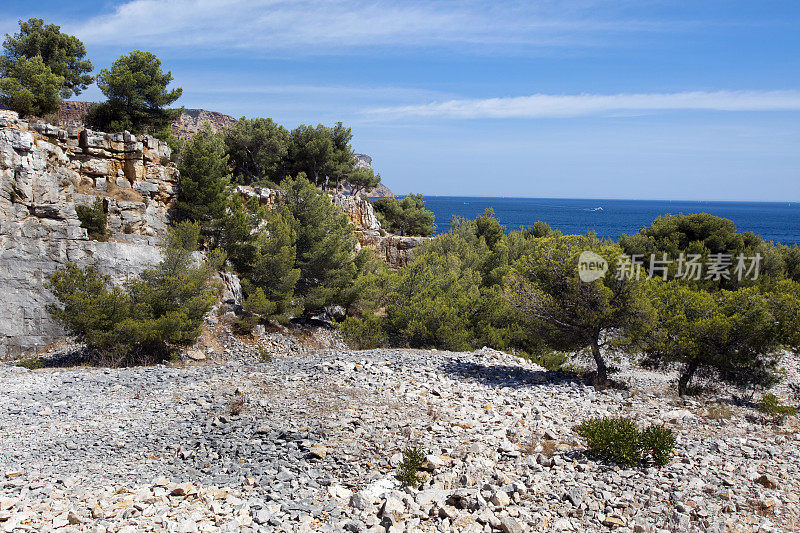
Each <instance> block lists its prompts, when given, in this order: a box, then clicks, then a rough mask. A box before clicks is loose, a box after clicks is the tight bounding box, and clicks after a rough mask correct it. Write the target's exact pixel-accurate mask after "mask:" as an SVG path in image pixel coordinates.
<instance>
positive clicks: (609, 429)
mask: <svg viewBox="0 0 800 533" xmlns="http://www.w3.org/2000/svg"><path fill="white" fill-rule="evenodd" d="M575 431H576V432H577V433H578V435H580V436H581V437H583V439H584V440H586V443H587V446H588V448H589V453H590V454H591V455H594V456H596V457H599V458H601V459H604V460H607V461H614V462H616V463H619V464H622V465H627V466H636V465H638V464H643V463H645V462H647V461H648V460H649V461H652V462H653V463H654V464H656V465H657V466H664V465H666V464H667V463H669V459H670V457H671V456H672V450H673V448H674V447H675V435H674V434H673V433H672V430H670V429H668V428H666V427H664V426H663V425H652V426H650V427H648V428H646V429H645V430H643V431H639V429H638V428H637V427H636V422H634V421H633V420H632V419H630V418H623V417H620V418H608V417H606V418H591V419H588V420H584V421H583V422H582V423H581V424H580V425H578V426H576V427H575Z"/></svg>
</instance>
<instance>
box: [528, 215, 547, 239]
mask: <svg viewBox="0 0 800 533" xmlns="http://www.w3.org/2000/svg"><path fill="white" fill-rule="evenodd" d="M530 232H531V234H532V235H533V236H534V237H536V238H537V239H538V238H540V237H547V236H548V235H550V234H551V233H552V232H553V229H552V228H551V227H550V225H549V224H548V223H547V222H544V221H542V220H537V221H536V222H534V223H533V226H532V227H531V229H530Z"/></svg>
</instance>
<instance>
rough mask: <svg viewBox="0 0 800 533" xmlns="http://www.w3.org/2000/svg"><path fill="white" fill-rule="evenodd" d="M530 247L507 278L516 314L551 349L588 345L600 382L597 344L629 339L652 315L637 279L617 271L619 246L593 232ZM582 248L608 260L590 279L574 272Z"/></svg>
mask: <svg viewBox="0 0 800 533" xmlns="http://www.w3.org/2000/svg"><path fill="white" fill-rule="evenodd" d="M529 250H530V254H529V255H526V256H524V257H522V258H521V259H519V260H518V261H516V262H515V265H514V266H515V268H514V271H513V272H512V273H511V274H510V275H509V276H508V277H507V278H506V283H505V293H506V297H507V299H508V301H509V303H510V304H511V306H512V307H513V309H514V310H515V311H516V315H517V319H518V320H519V321H520V322H521V323H522V324H525V325H526V327H527V328H528V330H529V331H530V332H531V333H530V334H531V335H532V336H533V335H536V336H539V337H540V338H541V339H542V340H543V341H544V342H545V343H546V344H547V346H549V347H550V348H552V349H556V350H581V349H584V348H589V349H591V352H592V356H593V357H594V360H595V363H596V365H597V377H596V379H597V381H598V382H600V383H604V382H605V381H606V380H607V373H608V369H607V365H606V362H605V359H604V357H603V355H602V353H601V351H600V349H601V348H604V347H605V348H614V347H615V344H621V343H622V342H623V341H625V342H631V341H632V340H633V339H635V338H637V337H638V336H640V335H641V334H642V333H643V332H644V331H646V330H647V328H648V326H649V325H650V324H651V323H652V321H653V318H654V317H653V312H652V309H651V306H650V305H649V302H648V301H647V299H646V297H645V295H644V293H643V290H642V287H641V284H640V283H638V282H636V280H634V279H631V278H626V277H625V276H618V275H617V272H616V268H617V267H616V266H615V265H616V263H615V261H616V258H617V256H618V255H619V254H620V253H621V250H620V249H619V248H618V247H616V246H614V245H610V244H603V243H601V242H599V241H597V239H596V238H595V237H594V236H591V235H589V236H585V237H584V236H565V237H562V236H560V235H558V234H554V235H552V236H547V237H541V238H535V239H534V240H533V242H532V243H530V245H529ZM585 250H592V251H593V252H595V253H596V254H598V255H600V256H602V257H603V258H604V259H606V261H607V262H608V265H609V271H608V272H607V273H606V274H605V276H603V277H601V278H599V279H597V280H595V281H592V282H590V283H586V282H583V281H581V280H580V278H579V276H578V256H579V255H580V253H581V252H582V251H585Z"/></svg>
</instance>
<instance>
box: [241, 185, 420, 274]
mask: <svg viewBox="0 0 800 533" xmlns="http://www.w3.org/2000/svg"><path fill="white" fill-rule="evenodd" d="M236 191H237V193H238V194H240V195H242V196H243V197H244V198H248V199H249V198H252V197H257V198H258V201H259V204H260V205H266V206H269V207H272V206H273V205H275V203H276V202H277V201H278V198H279V197H280V191H277V190H275V189H269V188H266V187H247V186H243V185H239V186H237V187H236ZM332 199H333V203H334V205H336V206H338V207H339V208H340V209H341V210H342V211H344V213H345V214H346V215H347V218H348V219H349V220H350V223H351V224H352V225H353V228H354V231H355V234H356V237H358V248H359V249H361V248H369V249H372V250H374V251H375V253H376V254H377V255H378V257H379V258H380V259H382V260H383V261H384V262H385V263H386V264H387V265H388V266H389V267H390V268H400V267H402V266H403V265H405V264H406V263H407V262H408V260H409V258H410V257H411V251H412V250H413V249H414V248H416V247H417V246H419V245H420V244H422V243H423V242H425V241H426V240H427V237H401V236H399V235H391V234H388V233H386V232H385V231H383V230H382V229H381V223H380V222H379V221H378V217H376V216H375V211H374V210H373V208H372V203H371V202H370V201H369V200H367V199H365V198H356V197H354V196H350V195H347V194H337V195H334V196H333V198H332Z"/></svg>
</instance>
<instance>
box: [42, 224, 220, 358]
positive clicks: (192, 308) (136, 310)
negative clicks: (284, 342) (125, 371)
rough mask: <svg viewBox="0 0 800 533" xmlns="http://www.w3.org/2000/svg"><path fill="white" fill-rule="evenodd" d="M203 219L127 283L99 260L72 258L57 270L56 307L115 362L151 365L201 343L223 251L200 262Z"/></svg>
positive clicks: (181, 229) (177, 232) (69, 325)
mask: <svg viewBox="0 0 800 533" xmlns="http://www.w3.org/2000/svg"><path fill="white" fill-rule="evenodd" d="M199 234H200V228H199V226H197V225H195V224H189V223H184V224H181V225H179V226H178V227H177V228H175V229H174V230H173V231H172V233H171V234H170V236H169V238H168V239H167V242H166V244H165V246H164V248H163V249H162V258H163V259H162V261H161V263H159V264H158V265H157V266H156V267H153V268H150V269H147V270H145V271H144V272H142V274H141V276H140V277H139V278H135V279H130V280H128V281H127V282H126V283H125V284H124V285H123V286H121V287H120V286H110V279H109V277H108V276H106V275H104V274H101V273H100V272H98V271H97V269H96V268H95V267H93V266H86V267H83V268H81V267H78V266H77V265H76V264H74V263H68V264H67V265H66V266H65V267H64V268H63V269H61V270H58V271H57V272H56V273H54V274H53V275H52V276H51V277H50V282H49V284H48V287H49V288H50V290H51V292H52V293H53V295H54V296H55V297H56V300H57V302H58V303H56V304H51V305H49V306H48V311H49V312H50V314H51V315H52V316H53V317H54V318H55V319H56V320H57V321H59V322H60V323H61V324H62V325H63V326H64V328H65V329H66V330H67V331H68V332H69V333H70V334H72V335H74V336H75V337H76V338H77V339H78V340H79V341H81V342H85V343H86V344H87V345H88V347H89V348H90V349H91V350H92V351H93V352H94V353H95V355H96V356H98V358H99V360H100V361H102V362H105V363H107V364H112V365H131V364H146V363H153V362H158V361H162V360H164V359H167V358H168V357H169V356H170V355H171V354H172V353H173V352H174V350H175V349H176V348H177V347H178V346H186V345H189V344H191V343H193V342H194V341H195V340H196V339H197V337H198V336H199V334H200V326H201V325H202V322H203V316H204V315H205V314H206V313H207V312H208V311H209V310H210V309H211V306H212V305H213V304H214V302H215V301H216V294H217V288H216V287H215V286H213V285H212V284H211V282H210V278H211V273H212V272H213V271H214V270H215V269H216V268H217V267H218V266H219V265H220V264H221V262H222V259H223V258H222V257H220V256H219V255H218V254H213V255H212V257H211V258H210V259H209V261H208V262H206V263H198V262H197V261H196V260H195V259H194V257H192V253H193V252H194V250H195V249H196V248H197V240H198V237H199Z"/></svg>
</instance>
